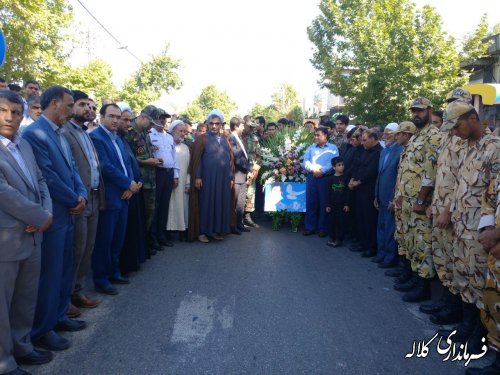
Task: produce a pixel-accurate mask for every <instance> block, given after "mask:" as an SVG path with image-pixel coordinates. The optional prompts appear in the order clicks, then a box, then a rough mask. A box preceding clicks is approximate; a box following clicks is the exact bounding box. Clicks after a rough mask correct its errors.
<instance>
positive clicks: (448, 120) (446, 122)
mask: <svg viewBox="0 0 500 375" xmlns="http://www.w3.org/2000/svg"><path fill="white" fill-rule="evenodd" d="M473 109H474V107H473V106H472V105H471V104H469V103H465V102H462V101H460V100H455V101H454V102H451V103H450V104H448V106H447V107H446V109H445V111H444V112H443V125H441V128H440V130H441V131H442V132H446V131H449V130H451V129H453V128H454V127H455V126H456V125H457V122H458V119H459V117H460V116H462V115H463V114H465V113H467V112H469V111H471V110H473Z"/></svg>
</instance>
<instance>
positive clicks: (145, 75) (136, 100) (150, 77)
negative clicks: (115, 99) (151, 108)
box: [119, 47, 182, 111]
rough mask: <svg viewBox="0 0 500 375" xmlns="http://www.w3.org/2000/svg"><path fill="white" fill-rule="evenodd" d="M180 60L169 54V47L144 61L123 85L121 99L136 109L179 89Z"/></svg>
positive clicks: (180, 83)
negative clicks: (163, 94)
mask: <svg viewBox="0 0 500 375" xmlns="http://www.w3.org/2000/svg"><path fill="white" fill-rule="evenodd" d="M179 67H180V62H179V60H177V59H174V58H172V57H171V56H169V55H168V47H166V48H165V49H164V50H163V51H162V52H161V53H160V54H158V55H155V56H153V57H152V58H151V59H150V60H149V61H147V62H143V63H142V64H141V67H140V68H139V69H138V70H137V71H136V72H135V73H134V74H133V75H132V77H131V78H129V79H128V80H127V81H126V82H125V84H124V85H123V89H122V90H121V92H120V94H119V95H120V99H121V100H124V101H126V102H128V103H129V104H130V106H131V107H132V109H133V110H134V111H140V110H141V109H142V108H144V107H145V106H147V105H148V104H151V103H152V102H154V101H155V100H157V99H159V98H160V96H161V94H162V93H164V92H166V93H168V92H170V91H171V90H172V89H178V88H180V87H181V86H182V82H181V80H180V78H179V75H178V73H177V71H178V69H179Z"/></svg>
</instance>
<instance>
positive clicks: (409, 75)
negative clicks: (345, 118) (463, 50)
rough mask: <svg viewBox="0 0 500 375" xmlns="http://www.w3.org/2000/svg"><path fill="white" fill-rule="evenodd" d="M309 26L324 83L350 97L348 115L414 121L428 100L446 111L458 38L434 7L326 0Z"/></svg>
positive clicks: (455, 75)
mask: <svg viewBox="0 0 500 375" xmlns="http://www.w3.org/2000/svg"><path fill="white" fill-rule="evenodd" d="M320 11H321V14H320V15H319V16H318V17H317V18H316V19H315V20H314V21H313V23H312V24H311V25H310V26H309V28H308V34H309V39H310V40H311V41H312V42H313V43H314V45H315V47H316V50H315V52H314V54H313V57H312V59H311V62H312V64H313V66H314V67H315V68H316V69H318V70H319V71H320V74H321V79H320V81H321V82H320V83H321V84H322V85H323V86H324V87H327V88H328V89H330V90H331V91H332V92H333V93H335V94H337V95H341V96H344V97H345V98H346V102H347V103H346V105H347V112H349V113H350V114H351V115H355V116H357V118H358V119H359V120H360V121H364V122H367V123H369V124H380V123H387V122H391V121H398V122H399V121H402V120H404V119H407V118H408V116H409V113H408V104H409V103H410V102H411V100H412V99H414V98H416V97H419V96H424V97H427V98H429V99H430V100H431V101H432V102H433V103H434V105H435V106H436V107H440V106H441V104H442V103H443V99H444V97H445V95H446V93H447V92H448V91H449V90H450V89H452V88H454V87H456V86H459V85H461V84H463V83H465V81H466V77H460V69H459V56H458V53H457V51H456V48H455V45H454V40H453V38H452V37H450V36H447V35H446V33H445V32H443V30H442V21H441V17H440V16H439V15H438V14H437V13H436V11H435V10H434V8H432V7H429V6H424V7H423V8H422V10H420V11H417V10H416V9H415V5H414V4H413V3H412V2H411V1H410V0H359V1H351V0H337V1H332V0H321V2H320Z"/></svg>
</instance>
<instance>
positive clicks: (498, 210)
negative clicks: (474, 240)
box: [480, 173, 500, 352]
mask: <svg viewBox="0 0 500 375" xmlns="http://www.w3.org/2000/svg"><path fill="white" fill-rule="evenodd" d="M481 214H482V217H481V224H480V227H485V226H495V227H496V228H500V174H499V173H497V178H496V180H494V181H493V180H492V181H491V182H490V186H489V188H488V191H487V193H486V194H485V196H484V199H483V203H482V208H481ZM481 320H482V322H483V324H484V326H485V327H486V329H487V330H488V343H489V346H490V347H491V348H492V349H493V350H495V351H497V352H500V259H498V258H495V257H494V256H493V255H492V254H491V253H490V254H488V272H487V274H486V282H485V285H484V290H483V309H482V310H481Z"/></svg>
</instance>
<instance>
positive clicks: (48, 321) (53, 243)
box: [23, 86, 87, 350]
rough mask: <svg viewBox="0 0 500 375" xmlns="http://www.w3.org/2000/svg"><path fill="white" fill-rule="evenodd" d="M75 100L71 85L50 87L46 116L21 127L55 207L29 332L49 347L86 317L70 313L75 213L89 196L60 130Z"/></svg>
mask: <svg viewBox="0 0 500 375" xmlns="http://www.w3.org/2000/svg"><path fill="white" fill-rule="evenodd" d="M73 103H74V102H73V93H72V92H71V90H69V89H67V88H65V87H62V86H51V87H49V88H47V89H46V90H45V91H44V93H43V94H42V97H41V99H40V104H41V105H42V110H43V114H42V116H41V117H40V118H39V119H38V120H37V121H35V122H34V123H33V124H31V125H30V126H29V127H28V128H26V130H25V131H24V132H23V138H25V139H26V140H27V141H28V142H29V143H30V144H31V147H32V148H33V153H34V154H35V157H36V161H37V163H38V166H39V167H40V169H41V171H42V174H43V176H44V177H45V180H46V181H47V186H48V187H49V192H50V196H51V198H52V205H53V209H54V223H53V224H52V226H51V227H50V228H49V229H48V230H47V232H45V234H44V236H43V242H42V270H41V275H40V286H39V289H38V304H37V307H36V313H35V322H34V324H33V331H32V332H31V335H32V337H33V342H34V344H35V345H37V346H40V347H42V348H45V349H48V350H64V349H67V348H69V346H70V343H69V341H68V340H67V339H65V338H64V337H62V336H60V335H59V334H57V333H56V332H55V331H54V329H55V330H59V331H79V330H82V329H84V328H85V322H82V321H77V320H72V319H70V318H68V317H67V316H66V311H67V310H68V307H69V304H70V297H71V285H72V279H73V272H72V269H73V250H72V245H73V229H74V225H73V224H74V215H79V214H80V213H82V211H83V210H84V208H85V204H86V199H87V191H86V189H85V186H84V185H83V183H82V180H81V179H80V175H79V174H78V170H77V169H76V166H75V163H74V160H73V156H72V155H71V149H70V147H69V145H68V143H67V141H66V139H65V138H64V137H63V136H62V134H61V133H62V131H63V130H62V125H63V124H64V123H65V122H66V121H68V120H69V118H70V117H71V112H72V108H73Z"/></svg>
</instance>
